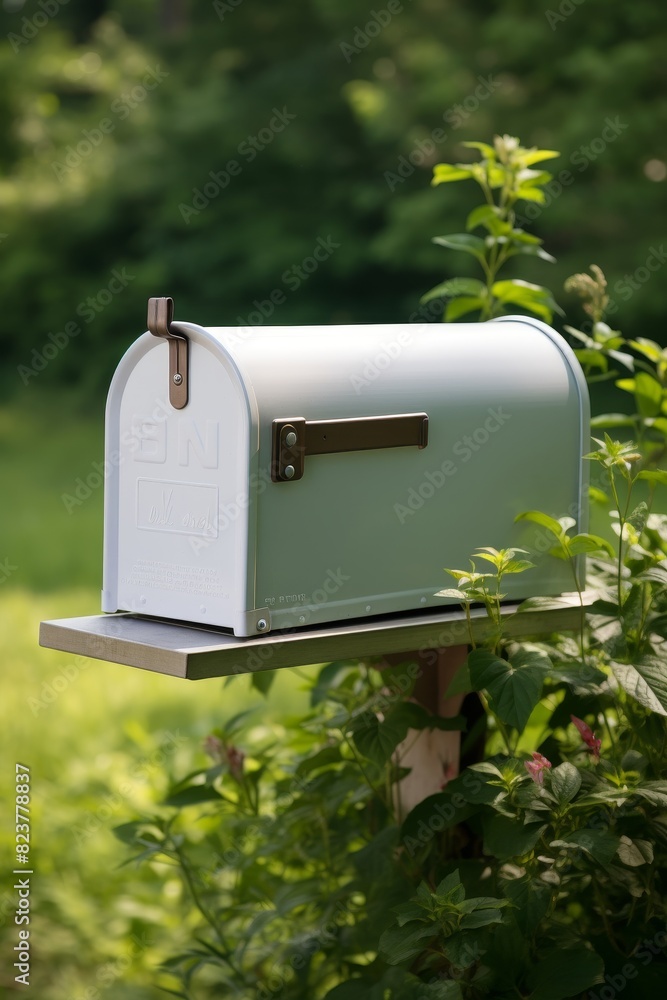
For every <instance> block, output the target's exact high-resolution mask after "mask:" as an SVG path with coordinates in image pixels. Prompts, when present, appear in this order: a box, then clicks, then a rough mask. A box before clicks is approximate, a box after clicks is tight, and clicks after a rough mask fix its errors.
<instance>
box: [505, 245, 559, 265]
mask: <svg viewBox="0 0 667 1000" xmlns="http://www.w3.org/2000/svg"><path fill="white" fill-rule="evenodd" d="M516 254H525V255H526V256H527V257H539V258H540V260H546V261H547V262H548V263H549V264H555V263H556V258H555V257H552V255H551V254H550V253H547V251H546V250H544V249H543V247H538V246H532V245H530V244H525V245H524V246H513V247H512V249H511V250H510V251H509V253H508V254H507V256H508V257H514V256H515V255H516Z"/></svg>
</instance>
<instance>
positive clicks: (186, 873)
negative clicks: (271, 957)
mask: <svg viewBox="0 0 667 1000" xmlns="http://www.w3.org/2000/svg"><path fill="white" fill-rule="evenodd" d="M172 845H173V849H174V853H175V854H176V857H177V858H178V861H179V864H180V866H181V871H182V872H183V878H184V879H185V882H186V884H187V887H188V889H189V890H190V895H191V896H192V901H193V903H194V904H195V906H196V908H197V909H198V910H199V912H200V913H201V915H202V917H203V918H204V920H205V921H206V923H207V924H208V925H209V927H210V928H211V929H212V931H213V933H214V934H215V936H216V938H217V939H218V941H219V943H220V947H221V948H222V950H223V952H224V953H225V960H226V962H227V964H228V965H229V967H230V969H231V970H232V972H234V973H235V975H237V976H238V977H239V978H240V980H241V981H242V982H243V980H244V976H243V973H242V971H241V970H240V969H239V968H238V967H237V965H236V963H235V962H234V961H233V959H232V957H231V949H230V947H229V944H228V943H227V940H226V939H225V936H224V934H223V933H222V931H221V930H220V927H219V925H218V922H217V920H216V919H215V917H214V916H213V914H212V913H210V912H209V910H208V907H206V906H205V905H204V903H203V901H202V900H201V899H200V897H199V892H198V890H197V889H196V888H195V883H194V879H193V877H192V872H191V871H190V865H189V862H188V861H187V860H186V858H185V854H184V853H183V851H182V850H181V848H180V847H179V846H178V845H177V844H175V843H174V842H173V840H172Z"/></svg>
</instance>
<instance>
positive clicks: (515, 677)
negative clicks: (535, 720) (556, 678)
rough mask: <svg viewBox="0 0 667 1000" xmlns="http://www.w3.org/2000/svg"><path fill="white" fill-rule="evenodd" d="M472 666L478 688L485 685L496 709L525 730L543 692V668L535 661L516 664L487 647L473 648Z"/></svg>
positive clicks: (470, 664)
mask: <svg viewBox="0 0 667 1000" xmlns="http://www.w3.org/2000/svg"><path fill="white" fill-rule="evenodd" d="M468 667H469V669H470V680H471V682H472V684H473V688H474V690H476V691H479V690H480V689H482V688H484V689H485V690H486V691H487V692H488V695H489V699H490V701H491V708H492V709H493V711H494V712H495V713H496V714H497V715H498V716H499V717H500V718H501V719H502V721H503V722H506V723H507V724H508V725H510V726H513V727H514V728H515V729H517V730H519V732H523V730H524V728H525V726H526V723H527V722H528V719H529V717H530V713H531V712H532V711H533V709H534V708H535V706H536V705H537V703H538V701H539V700H540V696H541V694H542V681H543V674H542V670H541V669H540V668H538V667H536V666H535V665H532V664H529V665H526V666H521V665H519V666H515V665H513V664H512V663H510V662H508V661H507V660H503V659H501V658H500V657H498V656H496V655H495V653H491V652H490V651H489V650H486V649H475V650H473V651H472V653H470V654H469V656H468Z"/></svg>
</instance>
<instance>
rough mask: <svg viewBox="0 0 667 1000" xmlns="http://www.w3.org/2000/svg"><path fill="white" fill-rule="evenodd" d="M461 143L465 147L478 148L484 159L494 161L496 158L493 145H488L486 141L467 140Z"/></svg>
mask: <svg viewBox="0 0 667 1000" xmlns="http://www.w3.org/2000/svg"><path fill="white" fill-rule="evenodd" d="M461 145H462V146H465V147H466V149H478V150H479V151H480V153H481V154H482V156H483V157H484V159H486V160H492V161H494V160H495V158H496V151H495V149H494V148H493V146H490V145H489V144H488V142H477V141H475V142H472V141H468V142H462V143H461Z"/></svg>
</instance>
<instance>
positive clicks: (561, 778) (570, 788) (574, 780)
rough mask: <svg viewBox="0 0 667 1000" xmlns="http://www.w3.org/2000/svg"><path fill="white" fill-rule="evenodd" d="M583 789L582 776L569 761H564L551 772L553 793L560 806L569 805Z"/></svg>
mask: <svg viewBox="0 0 667 1000" xmlns="http://www.w3.org/2000/svg"><path fill="white" fill-rule="evenodd" d="M580 788H581V775H580V774H579V771H578V770H577V768H576V767H575V766H574V764H570V763H569V761H564V762H563V763H562V764H559V765H558V767H554V769H553V770H552V772H551V791H552V792H553V794H554V795H555V797H556V801H557V802H558V805H559V806H564V805H567V803H568V802H571V801H572V799H573V798H574V797H575V795H576V794H577V792H578V791H579V789H580Z"/></svg>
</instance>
